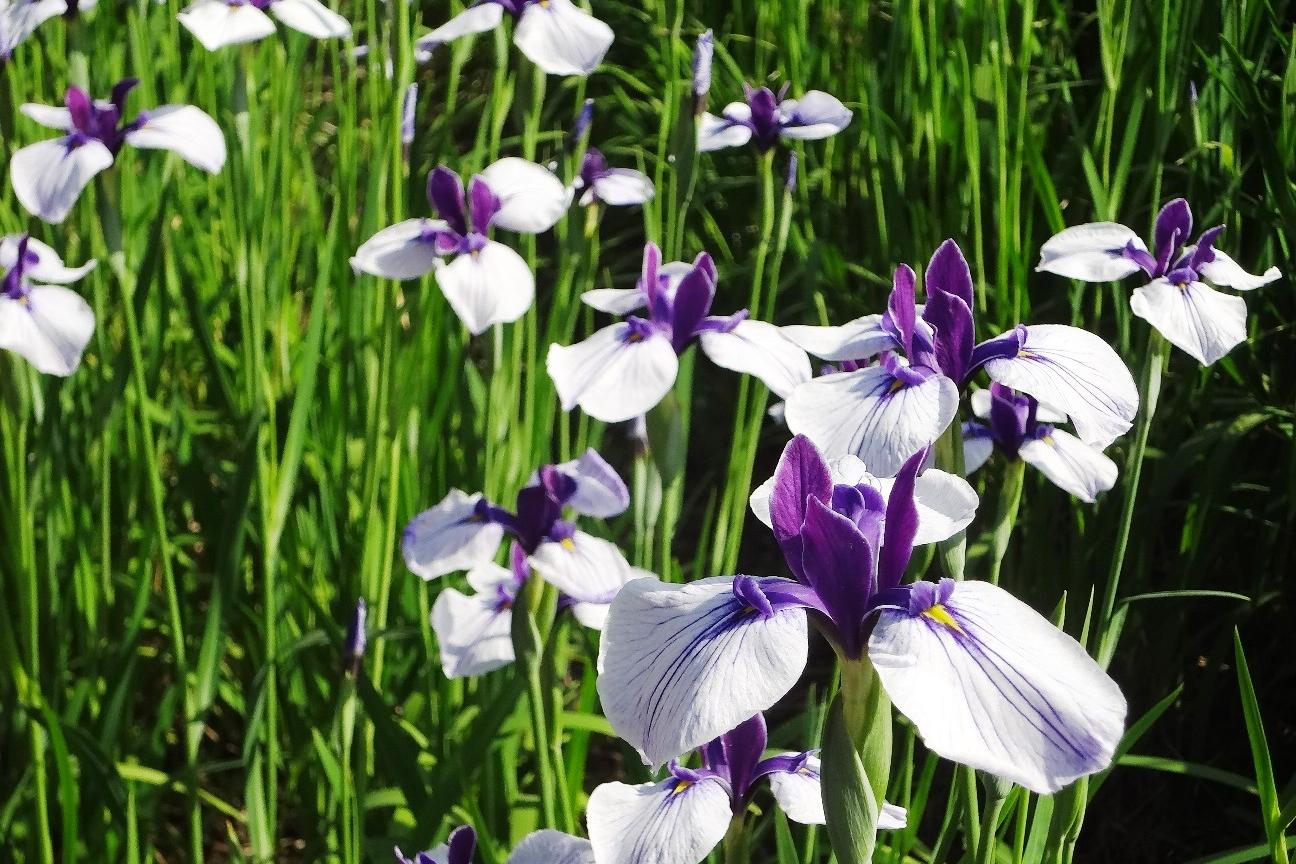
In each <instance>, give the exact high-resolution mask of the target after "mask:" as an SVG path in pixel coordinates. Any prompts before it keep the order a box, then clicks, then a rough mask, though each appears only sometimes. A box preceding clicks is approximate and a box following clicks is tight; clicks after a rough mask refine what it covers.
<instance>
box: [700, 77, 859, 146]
mask: <svg viewBox="0 0 1296 864" xmlns="http://www.w3.org/2000/svg"><path fill="white" fill-rule="evenodd" d="M743 91H744V93H745V94H746V95H745V99H744V101H742V102H730V103H729V104H728V105H726V106H725V107H724V110H723V111H722V112H721V113H720V116H718V117H717V116H716V115H715V114H711V113H709V112H706V113H703V115H702V118H701V120H700V121H699V123H698V139H697V149H698V150H700V151H701V152H703V153H707V152H710V151H713V150H723V149H725V148H726V147H741V146H742V145H744V144H746V143H747V142H749V141H750V142H752V143H753V144H755V145H756V149H757V150H759V151H760V152H762V153H764V152H766V151H767V150H769V149H771V148H772V147H773V146H774V145H775V144H777V143H778V142H779V139H781V138H788V139H791V140H795V141H816V140H818V139H820V138H830V137H832V136H833V135H836V134H837V133H838V132H840V131H842V130H843V129H845V128H846V127H847V126H849V125H850V122H851V118H852V117H853V116H854V115H853V114H852V113H851V110H850V109H849V108H847V107H846V106H845V105H843V104H842V102H841V100H840V99H838V98H837V97H836V96H832V95H830V94H828V93H824V92H823V91H822V90H808V91H806V94H805V95H804V96H802V97H801V98H800V99H788V98H786V97H787V87H786V86H784V88H783V89H782V90H781V91H780V92H779V93H778V94H777V95H775V93H774V91H773V90H770V89H769V88H768V87H751V86H749V85H746V84H744V85H743Z"/></svg>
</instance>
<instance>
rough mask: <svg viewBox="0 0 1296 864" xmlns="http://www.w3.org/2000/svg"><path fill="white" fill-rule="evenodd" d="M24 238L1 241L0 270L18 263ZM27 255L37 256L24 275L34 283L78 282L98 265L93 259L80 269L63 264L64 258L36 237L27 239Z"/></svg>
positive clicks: (18, 235)
mask: <svg viewBox="0 0 1296 864" xmlns="http://www.w3.org/2000/svg"><path fill="white" fill-rule="evenodd" d="M22 236H23V235H21V234H10V235H9V236H7V237H5V238H4V239H3V240H0V270H10V269H12V268H13V266H14V265H15V264H17V263H18V244H19V242H20V241H21V239H22ZM27 255H28V256H32V255H35V256H36V262H35V263H34V264H33V263H28V264H27V266H26V267H25V268H24V269H23V275H24V276H25V277H26V278H27V279H29V280H30V281H32V282H53V283H55V284H58V285H67V284H69V283H71V282H75V281H77V280H78V279H80V278H81V277H82V276H85V275H86V274H87V273H89V272H90V271H91V270H93V269H94V268H95V264H96V263H97V262H96V261H95V260H94V259H93V258H91V259H90V260H89V261H87V262H86V263H84V264H82V265H81V266H80V267H68V266H66V265H65V264H64V263H63V258H62V256H60V255H59V254H58V253H57V252H55V251H54V250H53V249H52V248H51V247H50V246H48V245H46V244H45V243H42V242H41V241H39V240H37V239H36V238H35V237H28V238H27Z"/></svg>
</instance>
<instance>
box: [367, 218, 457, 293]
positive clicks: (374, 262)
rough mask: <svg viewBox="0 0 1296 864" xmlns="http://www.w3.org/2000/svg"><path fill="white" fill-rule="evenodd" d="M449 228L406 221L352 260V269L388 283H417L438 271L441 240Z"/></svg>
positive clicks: (378, 236) (435, 222) (437, 222)
mask: <svg viewBox="0 0 1296 864" xmlns="http://www.w3.org/2000/svg"><path fill="white" fill-rule="evenodd" d="M448 227H449V226H448V225H447V224H446V223H445V222H443V221H441V220H439V219H406V220H405V221H404V222H397V223H396V224H395V225H391V226H389V227H387V228H384V229H382V230H381V231H379V232H378V233H377V234H375V235H373V236H372V237H370V238H369V239H368V240H366V241H365V242H364V245H363V246H361V247H360V248H359V249H357V250H356V254H355V255H353V256H352V257H351V267H352V269H354V270H358V271H359V272H361V273H368V274H370V275H371V276H381V277H382V278H384V279H417V278H418V277H420V276H426V275H427V274H428V273H431V272H432V270H433V268H435V267H436V265H437V262H438V261H440V260H441V256H440V254H439V253H438V251H437V243H436V238H437V236H438V235H439V234H440V233H441V232H443V231H445V230H446V229H447V228H448Z"/></svg>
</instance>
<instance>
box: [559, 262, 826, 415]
mask: <svg viewBox="0 0 1296 864" xmlns="http://www.w3.org/2000/svg"><path fill="white" fill-rule="evenodd" d="M715 291H716V269H715V264H714V263H713V262H712V260H711V256H710V255H707V254H706V253H705V252H703V253H702V254H700V255H698V257H697V258H696V260H694V262H693V264H691V265H689V264H684V263H681V262H674V263H670V264H666V265H663V264H662V263H661V251H660V250H659V249H658V248H657V247H656V246H655V245H654V244H651V243H650V244H648V246H647V247H645V249H644V260H643V270H642V272H641V274H640V277H639V283H638V285H637V287H635V288H629V289H600V290H596V291H589V292H586V293H585V294H584V295H582V297H581V299H582V300H584V301H585V302H586V303H588V304H589V305H591V306H593V307H594V308H595V309H598V310H600V311H604V312H611V313H612V314H617V315H627V317H626V319H625V320H623V321H620V322H618V323H616V324H611V325H609V326H607V327H604V328H603V329H601V330H599V331H597V332H596V333H594V335H592V336H590V337H589V338H588V339H586V340H585V341H583V342H577V343H576V344H575V345H568V346H562V345H556V344H555V345H550V346H549V354H548V356H547V357H546V359H545V367H546V368H547V369H548V370H549V377H550V378H552V379H553V382H554V387H555V388H556V389H557V390H558V398H559V400H560V401H561V402H562V407H563V410H564V411H570V410H572V409H573V408H575V407H576V406H577V405H579V406H580V407H581V409H582V410H583V411H584V412H585V413H586V414H588V415H590V416H591V417H594V418H596V419H598V420H602V421H604V422H606V423H617V422H620V421H622V420H630V419H632V418H634V417H638V416H639V415H641V414H644V413H646V412H647V411H648V410H650V409H651V408H652V407H653V406H654V405H656V404H657V403H658V402H660V401H661V400H662V398H663V397H664V396H665V395H666V393H667V392H668V391H669V390H670V389H671V387H672V386H673V385H674V383H675V376H676V374H677V373H678V371H679V355H680V354H683V353H684V351H685V350H686V349H687V348H688V347H689V346H690V345H691V344H692V343H693V341H694V340H697V341H698V342H699V343H700V344H701V346H702V351H703V352H704V353H705V354H706V355H707V356H708V357H709V358H711V362H713V363H715V364H716V365H717V366H720V367H722V368H724V369H729V370H732V371H734V372H742V373H745V374H748V375H755V376H756V377H757V378H759V379H760V380H761V381H762V382H763V383H764V384H765V386H766V387H768V388H769V389H770V390H771V391H772V392H774V393H775V394H777V395H778V396H780V397H784V396H786V395H787V393H789V392H790V391H791V390H792V389H793V388H794V387H796V386H797V385H798V384H800V383H801V382H803V381H806V380H809V378H810V359H809V358H808V357H807V356H806V354H805V352H804V351H802V350H801V349H800V348H798V347H797V346H796V345H794V344H792V342H790V341H789V340H787V339H786V338H784V337H783V335H782V334H781V333H780V332H779V328H777V327H775V326H774V325H772V324H767V323H765V322H764V321H753V320H751V319H749V318H748V317H747V310H745V309H743V310H739V311H738V312H736V313H734V314H733V315H729V316H718V315H711V314H710V312H711V303H712V301H713V300H714V299H715ZM645 307H646V309H647V317H640V316H638V315H629V314H628V313H630V312H633V311H636V310H639V309H643V308H645Z"/></svg>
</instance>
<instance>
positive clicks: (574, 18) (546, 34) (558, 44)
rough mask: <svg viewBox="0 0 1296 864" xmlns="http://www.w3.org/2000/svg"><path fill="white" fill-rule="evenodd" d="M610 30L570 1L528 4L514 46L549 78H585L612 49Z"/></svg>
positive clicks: (518, 26)
mask: <svg viewBox="0 0 1296 864" xmlns="http://www.w3.org/2000/svg"><path fill="white" fill-rule="evenodd" d="M613 38H614V37H613V34H612V28H611V27H609V26H608V25H606V24H604V23H603V22H602V21H600V20H599V19H597V18H595V17H594V16H593V15H591V14H589V13H588V12H586V11H585V10H584V9H581V8H580V7H579V6H576V5H575V4H573V3H572V2H571V0H547V2H545V3H530V4H528V5H527V7H526V9H525V10H523V12H522V19H521V20H520V21H518V24H517V29H515V30H514V31H513V44H515V45H517V47H518V49H519V50H521V52H522V53H523V54H525V55H526V56H527V58H528V59H529V60H530V61H531V62H532V63H534V64H536V65H537V66H539V67H540V68H541V69H543V70H544V71H545V72H548V73H549V74H550V75H588V74H590V73H591V72H593V71H594V70H595V69H597V68H598V65H599V64H600V63H602V62H603V55H604V54H606V53H607V50H608V48H610V47H612V39H613Z"/></svg>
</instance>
